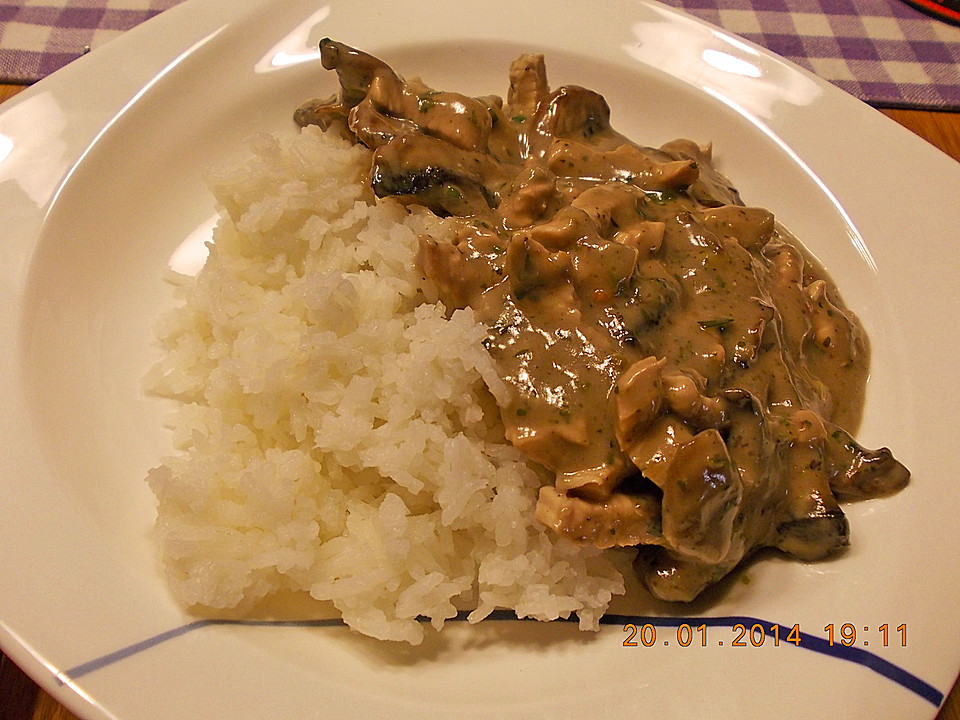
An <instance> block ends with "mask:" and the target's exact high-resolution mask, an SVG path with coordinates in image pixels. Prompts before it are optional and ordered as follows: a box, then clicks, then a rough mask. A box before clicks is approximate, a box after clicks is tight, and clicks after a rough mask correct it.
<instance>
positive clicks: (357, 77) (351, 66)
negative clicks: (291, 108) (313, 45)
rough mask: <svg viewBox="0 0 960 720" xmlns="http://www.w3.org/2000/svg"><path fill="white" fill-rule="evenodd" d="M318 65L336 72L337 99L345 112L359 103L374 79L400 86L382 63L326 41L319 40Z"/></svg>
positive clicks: (358, 51)
mask: <svg viewBox="0 0 960 720" xmlns="http://www.w3.org/2000/svg"><path fill="white" fill-rule="evenodd" d="M320 62H321V63H322V64H323V67H324V68H325V69H327V70H336V71H337V76H338V78H339V79H340V88H341V91H340V99H341V102H342V103H343V105H344V106H345V108H347V109H349V108H352V107H353V106H354V105H356V104H357V103H359V102H360V101H361V100H363V99H364V98H365V97H366V96H367V93H368V92H369V91H370V85H371V84H372V83H373V82H374V81H376V80H381V81H386V82H389V83H390V84H392V85H394V86H396V87H400V86H402V85H403V79H402V78H401V77H400V76H399V75H397V74H396V73H395V72H394V71H393V69H392V68H391V67H390V66H389V65H387V64H386V63H385V62H383V61H382V60H380V59H378V58H375V57H374V56H373V55H368V54H367V53H365V52H362V51H360V50H357V49H356V48H352V47H350V46H349V45H344V44H343V43H339V42H334V41H333V40H331V39H330V38H324V39H323V40H321V41H320Z"/></svg>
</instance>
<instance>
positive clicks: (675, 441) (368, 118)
mask: <svg viewBox="0 0 960 720" xmlns="http://www.w3.org/2000/svg"><path fill="white" fill-rule="evenodd" d="M320 48H321V56H322V63H323V66H324V67H325V68H326V69H328V70H335V71H336V72H337V73H338V76H339V80H340V85H341V89H340V92H339V94H338V95H337V96H336V97H334V98H332V99H330V100H326V101H312V102H309V103H306V104H305V105H303V106H302V107H300V108H299V109H298V110H297V111H296V113H295V120H296V122H297V123H298V124H300V125H301V126H302V125H307V124H319V125H321V126H322V127H324V128H328V129H330V128H332V129H335V130H339V131H340V132H342V133H344V134H345V135H346V136H347V137H349V138H351V139H354V140H355V141H356V142H359V143H362V144H364V145H366V146H367V147H369V148H371V149H372V150H373V151H374V153H373V163H372V168H371V174H370V182H371V186H372V188H373V190H374V191H375V193H376V194H377V195H378V196H380V197H386V196H389V197H394V198H397V199H399V200H401V201H403V202H406V203H410V204H419V205H424V206H426V207H428V208H430V209H432V210H433V211H434V212H436V213H438V214H440V215H443V216H453V217H455V218H459V220H458V221H457V222H458V226H457V232H456V237H455V238H454V240H453V241H452V242H450V241H449V240H438V239H435V238H430V237H424V238H421V245H420V252H419V255H418V263H419V266H420V269H421V272H422V275H423V290H424V293H425V295H426V296H427V297H428V299H430V300H439V301H440V302H442V303H443V304H444V305H445V306H446V308H447V309H448V310H449V311H453V310H454V309H456V308H462V307H466V306H469V307H471V308H473V309H474V311H475V312H476V315H477V317H478V318H479V319H480V321H482V322H483V323H485V324H486V326H487V327H488V328H489V335H488V337H487V340H486V346H487V348H488V349H489V351H490V353H491V355H492V356H493V358H494V360H495V362H496V365H497V368H498V370H499V372H500V374H501V376H502V377H503V379H504V380H505V381H506V382H507V384H508V386H509V387H510V391H511V392H510V400H509V402H508V403H507V404H506V405H504V406H503V407H501V414H502V417H503V422H504V425H505V427H506V434H507V437H508V439H509V440H510V441H511V442H512V443H513V444H514V445H515V446H516V447H518V448H520V449H521V450H522V451H523V452H524V453H526V455H527V456H528V457H530V458H531V459H533V460H534V461H536V462H537V463H539V464H540V465H542V466H543V467H544V468H547V469H548V470H549V471H550V472H551V473H552V474H554V475H555V482H554V483H553V484H548V485H546V486H544V487H543V488H542V489H541V491H540V497H539V503H538V505H537V511H536V515H537V518H538V519H539V520H540V521H541V522H542V523H543V524H544V525H546V526H547V527H548V528H550V530H551V531H552V532H556V533H560V534H562V535H564V536H566V537H568V538H570V539H571V540H573V541H575V542H578V543H592V544H594V545H597V546H599V547H601V548H607V547H613V546H637V547H638V550H639V554H638V558H637V561H636V567H637V571H638V573H639V575H640V577H641V578H642V579H643V581H644V582H645V584H646V585H647V587H648V588H649V589H650V590H651V592H652V593H653V594H654V595H656V596H657V597H660V598H663V599H667V600H692V599H693V598H695V597H696V596H697V595H698V594H699V593H700V592H701V591H702V590H703V589H704V588H705V587H707V586H708V585H710V584H711V583H713V582H716V581H717V580H719V579H720V578H722V577H723V576H724V575H726V574H727V573H728V572H729V571H730V570H731V569H733V568H734V567H735V566H736V565H737V563H739V562H740V561H741V560H742V559H743V558H744V557H745V556H747V555H748V554H749V553H750V552H751V551H753V550H754V549H756V548H759V547H764V546H773V547H777V548H780V549H781V550H783V551H785V552H787V553H789V554H791V555H793V556H795V557H798V558H800V559H803V560H815V559H819V558H823V557H825V556H827V555H830V554H831V553H833V552H835V551H836V550H838V549H839V548H841V547H843V546H845V545H847V544H848V537H849V530H848V524H847V520H846V518H845V516H844V514H843V512H842V510H841V509H840V506H839V504H838V499H848V498H862V497H872V496H876V495H881V494H885V493H889V492H892V491H895V490H897V489H899V488H901V487H902V486H903V485H905V484H906V482H907V480H908V477H909V473H908V471H907V470H906V469H905V468H904V467H903V466H902V465H901V464H900V463H898V462H897V461H896V460H895V459H894V458H893V456H892V455H891V454H890V452H889V451H888V450H887V449H885V448H884V449H881V450H878V451H869V450H866V449H864V448H862V447H861V446H860V445H858V444H857V443H856V442H855V441H854V439H853V438H852V437H851V435H850V432H849V431H848V430H844V429H843V428H844V427H847V428H851V429H852V428H854V427H855V426H856V424H857V422H858V420H859V414H860V409H861V404H862V400H863V394H864V386H865V382H866V376H867V365H868V352H867V348H866V339H865V337H864V334H863V332H862V330H861V327H860V325H859V324H858V322H857V320H856V318H855V317H854V316H853V315H852V313H851V312H850V311H849V310H847V309H846V308H845V307H844V306H843V305H842V304H841V302H840V301H839V298H838V294H837V292H836V290H835V288H834V286H833V285H832V283H831V282H830V280H829V278H828V277H827V276H826V275H825V274H824V272H823V270H822V269H821V268H820V267H818V266H817V265H816V264H815V263H814V262H813V261H812V259H811V258H810V257H809V256H807V255H806V254H805V253H804V251H803V250H802V249H801V248H800V246H799V245H798V244H797V243H796V242H795V241H791V240H790V239H789V237H788V236H787V234H786V233H785V232H784V231H783V230H782V229H781V228H779V227H778V226H777V224H776V223H775V222H774V217H773V215H772V214H771V213H769V212H768V211H766V210H763V209H760V208H755V207H746V206H744V205H743V203H742V202H741V200H740V197H739V195H738V193H737V191H736V190H735V189H734V188H733V187H732V186H731V185H730V183H729V182H728V181H727V180H726V179H725V178H724V177H723V176H722V175H720V174H719V173H718V172H717V171H716V170H715V169H714V168H713V166H712V164H711V150H710V147H709V146H706V147H704V146H700V145H698V144H696V143H694V142H691V141H689V140H675V141H673V142H670V143H667V144H666V145H664V146H662V147H661V148H659V149H653V148H648V147H642V146H639V145H636V144H634V143H632V142H630V141H629V140H627V139H626V138H625V137H623V136H622V135H620V134H619V133H617V132H616V131H614V130H613V129H612V128H611V127H610V123H609V117H610V110H609V107H608V105H607V103H606V102H605V100H604V99H603V97H601V96H600V95H599V94H597V93H595V92H593V91H591V90H587V89H584V88H581V87H577V86H573V85H568V86H564V87H560V88H558V89H556V90H553V91H551V90H550V89H549V87H548V85H547V78H546V71H545V68H544V62H543V57H542V56H539V55H524V56H522V57H520V58H519V59H517V60H516V61H514V63H513V64H512V65H511V66H510V72H509V78H510V86H509V90H508V93H507V99H506V102H504V101H503V100H502V99H501V98H499V97H496V96H490V97H480V98H471V97H466V96H464V95H460V94H457V93H453V92H441V91H437V90H433V89H431V88H429V87H427V86H426V85H424V84H423V83H422V82H420V81H419V80H410V81H405V80H404V79H403V78H401V77H400V76H399V75H397V74H396V73H395V72H394V71H393V70H392V69H391V68H390V67H388V66H387V65H386V64H384V63H383V62H381V61H380V60H378V59H376V58H374V57H372V56H370V55H367V54H365V53H363V52H360V51H357V50H355V49H353V48H350V47H348V46H345V45H343V44H340V43H336V42H332V41H330V40H324V41H323V42H322V43H321V45H320Z"/></svg>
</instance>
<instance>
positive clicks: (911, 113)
mask: <svg viewBox="0 0 960 720" xmlns="http://www.w3.org/2000/svg"><path fill="white" fill-rule="evenodd" d="M23 89H24V88H23V87H22V86H19V85H2V84H0V102H3V101H4V100H7V99H8V98H11V97H13V96H14V95H16V94H17V93H18V92H20V91H21V90H23ZM882 112H883V113H884V114H885V115H887V116H889V117H891V118H892V119H894V120H895V121H897V122H898V123H900V124H901V125H903V126H904V127H906V128H908V129H910V130H912V131H913V132H915V133H916V134H917V135H919V136H920V137H922V138H924V139H925V140H927V141H928V142H930V143H932V144H933V145H935V146H937V147H938V148H940V149H941V150H943V151H944V152H945V153H947V154H948V155H950V156H951V157H953V158H954V159H955V160H957V161H958V162H960V113H945V112H927V111H922V110H883V111H882ZM0 720H77V718H76V716H75V715H73V714H72V713H70V712H69V711H68V710H67V709H66V708H64V707H63V706H62V705H60V704H59V703H57V702H56V701H55V700H54V699H53V698H51V697H50V696H49V695H47V693H45V692H44V691H43V690H40V689H39V688H37V686H36V685H35V684H34V683H33V682H32V681H31V680H30V679H29V678H28V677H27V676H26V675H24V674H23V673H22V672H21V671H20V669H19V668H18V667H17V666H16V665H14V664H13V663H12V662H11V661H10V660H9V659H8V658H7V657H5V656H4V655H3V654H0ZM937 720H960V679H958V680H957V682H956V683H954V686H953V690H951V691H950V694H949V696H948V697H947V699H946V701H945V702H944V704H943V707H942V708H941V710H940V714H939V715H937Z"/></svg>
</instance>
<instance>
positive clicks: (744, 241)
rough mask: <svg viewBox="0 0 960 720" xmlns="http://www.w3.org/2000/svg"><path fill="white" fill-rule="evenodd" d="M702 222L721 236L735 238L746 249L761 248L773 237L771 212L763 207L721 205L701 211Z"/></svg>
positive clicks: (773, 227)
mask: <svg viewBox="0 0 960 720" xmlns="http://www.w3.org/2000/svg"><path fill="white" fill-rule="evenodd" d="M703 224H704V225H705V226H706V227H707V229H708V230H712V231H713V232H715V233H717V235H721V236H723V237H729V238H733V239H734V240H736V241H737V242H738V243H740V245H742V246H743V247H744V248H745V249H747V250H761V249H762V248H763V246H764V245H766V244H767V243H768V242H770V238H772V237H773V231H774V229H775V224H774V221H773V213H771V212H770V211H769V210H764V209H763V208H755V207H744V206H742V205H721V206H720V207H717V208H711V209H709V210H706V211H704V213H703Z"/></svg>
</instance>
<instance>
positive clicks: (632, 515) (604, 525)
mask: <svg viewBox="0 0 960 720" xmlns="http://www.w3.org/2000/svg"><path fill="white" fill-rule="evenodd" d="M536 517H537V520H539V521H540V522H542V523H543V524H544V525H546V526H547V527H549V528H550V529H551V530H553V531H554V532H556V533H558V534H560V535H563V536H564V537H566V538H568V539H569V540H572V541H573V542H576V543H580V544H590V545H596V546H597V547H599V548H610V547H632V546H634V545H641V544H643V545H649V544H656V543H660V542H662V541H663V537H662V534H661V530H660V501H659V499H658V498H657V497H656V496H655V495H626V494H624V493H614V494H613V495H612V496H611V497H610V498H608V499H607V500H604V501H603V502H591V501H589V500H583V499H581V498H577V497H571V496H569V495H565V494H563V493H561V492H560V491H559V490H557V489H556V488H554V487H550V486H545V487H542V488H540V498H539V500H538V501H537V510H536Z"/></svg>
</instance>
